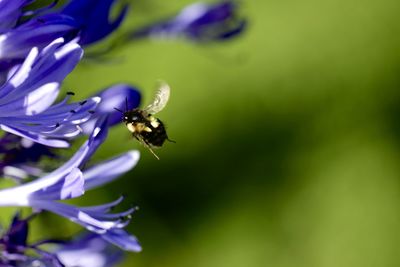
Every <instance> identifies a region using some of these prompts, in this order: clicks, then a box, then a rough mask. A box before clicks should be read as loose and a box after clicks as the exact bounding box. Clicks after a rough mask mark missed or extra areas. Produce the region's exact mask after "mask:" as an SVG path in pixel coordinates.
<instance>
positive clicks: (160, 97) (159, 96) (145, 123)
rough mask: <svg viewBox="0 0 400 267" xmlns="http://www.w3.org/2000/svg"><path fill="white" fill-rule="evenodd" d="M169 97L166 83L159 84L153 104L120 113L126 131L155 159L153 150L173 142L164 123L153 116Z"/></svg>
mask: <svg viewBox="0 0 400 267" xmlns="http://www.w3.org/2000/svg"><path fill="white" fill-rule="evenodd" d="M169 95H170V87H169V86H168V84H166V83H161V84H160V86H159V88H158V90H157V92H156V95H155V97H154V100H153V102H152V103H151V104H150V105H148V106H147V107H145V108H144V109H140V108H135V109H132V110H128V103H126V110H125V112H122V111H121V110H118V109H117V110H118V111H119V112H121V113H122V114H123V115H122V120H123V122H124V123H125V125H126V127H127V128H128V130H129V131H130V132H131V133H132V135H133V137H135V138H136V139H137V140H138V141H139V142H140V143H142V144H143V145H144V146H145V147H147V148H148V149H149V150H150V152H151V153H152V154H153V155H154V156H155V157H156V158H157V159H159V157H158V156H157V155H156V154H155V153H154V151H153V148H158V147H161V146H162V145H163V144H164V142H165V141H166V140H168V141H170V142H174V141H172V140H170V139H169V138H168V135H167V132H166V130H165V125H164V123H163V122H162V121H161V120H159V119H158V118H156V117H154V116H153V115H154V114H156V113H158V112H160V111H161V110H163V109H164V107H165V106H166V104H167V102H168V99H169Z"/></svg>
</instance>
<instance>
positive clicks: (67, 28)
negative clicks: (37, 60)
mask: <svg viewBox="0 0 400 267" xmlns="http://www.w3.org/2000/svg"><path fill="white" fill-rule="evenodd" d="M77 31H78V28H77V24H76V22H75V21H74V19H73V18H71V17H69V16H66V15H62V14H47V15H43V16H40V17H37V18H33V19H30V20H28V22H26V23H25V24H22V25H20V26H18V27H17V28H15V29H12V30H10V31H8V32H6V33H4V34H2V35H0V58H1V59H2V60H5V59H22V58H24V57H25V56H26V55H27V54H28V52H29V51H30V49H31V48H32V47H38V48H40V49H41V48H43V47H45V46H47V45H48V44H49V43H51V42H52V41H53V40H55V39H57V38H60V37H64V38H65V39H66V40H71V39H72V37H74V36H75V35H76V33H77Z"/></svg>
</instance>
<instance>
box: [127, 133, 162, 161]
mask: <svg viewBox="0 0 400 267" xmlns="http://www.w3.org/2000/svg"><path fill="white" fill-rule="evenodd" d="M133 136H134V137H135V138H136V139H137V140H138V141H139V142H140V143H142V144H143V145H144V146H145V147H146V148H147V149H148V150H149V151H150V152H151V154H153V155H154V157H156V159H158V160H160V158H159V157H158V156H157V155H156V153H154V151H153V149H151V146H150V144H149V143H147V142H146V140H144V139H143V138H141V137H140V136H138V135H136V134H133Z"/></svg>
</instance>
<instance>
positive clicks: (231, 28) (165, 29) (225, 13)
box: [131, 1, 246, 42]
mask: <svg viewBox="0 0 400 267" xmlns="http://www.w3.org/2000/svg"><path fill="white" fill-rule="evenodd" d="M245 25H246V20H245V19H243V18H240V17H239V16H238V14H237V4H236V3H235V2H232V1H225V2H222V3H217V4H206V3H195V4H191V5H189V6H187V7H185V8H184V9H183V10H182V11H181V12H180V13H179V14H178V15H176V16H174V17H171V18H167V19H165V20H163V21H160V22H158V23H154V24H150V25H148V26H144V27H142V28H140V29H138V30H135V31H134V32H133V33H132V34H131V38H133V39H138V38H144V37H154V38H170V39H171V38H185V39H188V40H192V41H196V42H210V41H222V40H226V39H230V38H232V37H234V36H236V35H238V34H240V33H241V32H242V31H243V30H244V28H245Z"/></svg>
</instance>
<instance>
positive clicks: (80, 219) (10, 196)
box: [0, 118, 141, 251]
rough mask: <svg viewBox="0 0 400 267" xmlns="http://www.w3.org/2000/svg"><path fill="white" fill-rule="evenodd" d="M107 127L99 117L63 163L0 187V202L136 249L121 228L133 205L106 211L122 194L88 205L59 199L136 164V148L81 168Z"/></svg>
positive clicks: (81, 193)
mask: <svg viewBox="0 0 400 267" xmlns="http://www.w3.org/2000/svg"><path fill="white" fill-rule="evenodd" d="M107 128H108V127H107V121H106V119H105V118H104V119H102V120H99V121H98V124H97V125H96V127H95V129H94V131H93V133H92V135H91V136H90V137H89V140H88V141H86V142H85V143H84V144H83V145H82V146H81V147H80V149H79V150H78V151H77V152H76V153H75V154H74V155H73V156H72V157H71V159H70V160H69V161H67V162H66V163H65V164H63V165H62V166H60V167H59V168H57V169H55V170H54V171H52V172H50V173H48V174H47V175H44V176H43V177H40V178H38V179H36V180H34V181H31V182H28V183H25V184H23V185H19V186H16V187H12V188H8V189H3V190H0V206H17V207H32V208H33V209H35V210H46V211H50V212H53V213H55V214H58V215H60V216H63V217H65V218H68V219H69V220H71V221H72V222H74V223H77V224H80V225H81V226H83V227H85V228H86V229H87V230H89V231H91V232H94V233H96V234H98V235H99V236H100V237H101V238H103V239H104V240H106V241H108V242H110V243H112V244H114V245H116V246H119V247H120V248H123V249H125V250H130V251H140V249H141V248H140V245H139V244H138V242H137V240H136V238H135V237H133V236H131V235H129V234H128V233H127V232H125V231H124V230H123V228H124V227H125V226H126V225H127V224H128V223H129V220H130V215H131V214H132V212H134V211H135V208H130V209H128V210H126V211H123V212H118V213H109V212H110V210H111V209H112V208H113V207H115V206H117V205H118V204H120V203H121V201H122V200H123V197H120V198H119V199H117V200H115V201H113V202H111V203H107V204H102V205H98V206H89V207H78V206H74V205H71V204H66V203H63V202H60V200H65V199H71V198H76V197H80V196H81V195H83V194H84V192H85V190H90V189H93V188H96V187H98V186H102V185H104V184H106V183H108V182H110V181H112V180H114V179H116V178H117V177H119V176H120V175H122V174H123V173H125V172H127V171H129V170H130V169H132V168H133V167H134V166H135V165H136V163H137V161H138V158H139V154H138V152H137V151H129V152H127V153H124V154H122V155H120V156H117V157H114V158H111V159H109V160H106V161H104V162H101V163H98V164H96V165H94V166H92V167H90V168H89V169H85V168H84V166H85V163H86V162H87V161H88V160H89V159H90V157H91V156H92V154H93V153H94V152H95V150H96V149H97V148H98V146H99V145H100V144H101V143H102V142H103V141H104V140H105V138H106V136H107Z"/></svg>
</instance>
